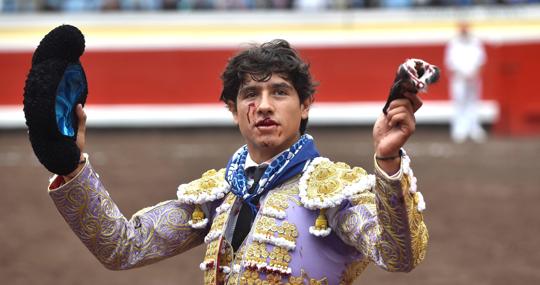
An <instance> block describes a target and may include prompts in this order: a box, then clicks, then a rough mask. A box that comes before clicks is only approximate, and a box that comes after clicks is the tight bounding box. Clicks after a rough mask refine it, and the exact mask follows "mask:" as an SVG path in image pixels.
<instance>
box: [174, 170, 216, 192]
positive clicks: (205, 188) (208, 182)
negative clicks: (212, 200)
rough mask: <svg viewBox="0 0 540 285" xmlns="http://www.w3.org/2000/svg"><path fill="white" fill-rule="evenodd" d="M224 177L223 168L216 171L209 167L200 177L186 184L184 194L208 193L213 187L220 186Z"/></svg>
mask: <svg viewBox="0 0 540 285" xmlns="http://www.w3.org/2000/svg"><path fill="white" fill-rule="evenodd" d="M224 179H225V168H223V169H220V170H219V171H216V170H215V169H210V170H208V171H206V172H205V173H203V175H202V177H201V178H199V179H197V180H195V181H192V182H190V183H189V184H187V185H186V188H185V192H184V194H185V195H200V194H201V192H205V193H206V194H209V193H210V192H211V191H212V190H213V189H214V188H216V187H218V186H220V184H222V182H223V181H224Z"/></svg>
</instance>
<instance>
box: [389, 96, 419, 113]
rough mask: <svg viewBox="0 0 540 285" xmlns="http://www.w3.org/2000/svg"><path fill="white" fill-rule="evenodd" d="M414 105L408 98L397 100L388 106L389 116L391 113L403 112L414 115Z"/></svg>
mask: <svg viewBox="0 0 540 285" xmlns="http://www.w3.org/2000/svg"><path fill="white" fill-rule="evenodd" d="M412 104H413V103H412V102H411V100H410V99H408V98H401V99H396V100H394V101H392V102H391V103H390V105H389V106H388V111H387V114H388V113H391V112H392V113H396V112H403V111H409V112H411V113H414V109H413V108H414V107H413V105H412ZM403 108H405V109H403Z"/></svg>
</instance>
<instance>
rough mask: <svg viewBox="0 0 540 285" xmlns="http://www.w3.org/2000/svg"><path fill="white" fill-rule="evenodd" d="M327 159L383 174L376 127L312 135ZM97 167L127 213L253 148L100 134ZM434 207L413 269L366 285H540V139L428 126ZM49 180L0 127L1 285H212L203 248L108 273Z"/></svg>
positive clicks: (203, 138) (171, 135) (227, 133)
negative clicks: (53, 195) (473, 136)
mask: <svg viewBox="0 0 540 285" xmlns="http://www.w3.org/2000/svg"><path fill="white" fill-rule="evenodd" d="M310 133H311V134H312V135H314V137H315V138H316V139H317V141H318V147H319V149H320V151H321V153H323V154H324V155H325V156H328V157H331V158H333V159H334V160H342V161H346V162H348V163H351V164H355V165H361V166H364V167H365V168H366V169H372V166H371V164H372V161H371V159H372V158H371V153H372V143H371V137H370V130H368V129H366V128H324V129H320V128H318V129H313V130H311V131H310ZM87 137H88V138H87V149H86V151H87V152H89V153H90V157H91V160H92V162H93V165H94V167H95V169H96V170H97V171H98V172H99V173H100V174H101V177H102V179H103V181H104V183H105V185H106V186H107V188H108V190H109V192H110V194H111V195H112V197H113V198H114V199H115V201H116V202H117V204H118V205H119V207H120V209H122V211H123V213H124V215H126V216H127V217H130V216H131V215H132V214H133V213H135V212H136V211H137V210H138V209H140V208H143V207H146V206H151V205H153V204H156V203H158V202H160V201H163V200H167V199H174V198H175V196H176V195H175V193H176V188H177V186H178V184H179V183H182V182H189V181H190V180H191V179H194V178H197V177H198V176H199V175H200V174H201V173H202V172H203V171H204V170H206V169H208V168H220V167H223V166H224V164H225V163H226V161H227V159H228V157H229V155H231V153H232V152H233V151H234V150H236V148H237V147H238V146H239V145H240V144H241V143H242V141H241V138H240V135H239V134H238V133H237V131H236V130H233V129H180V130H178V129H168V130H148V129H146V130H115V131H112V130H90V131H89V133H88V135H87ZM406 149H407V150H408V152H409V154H410V155H411V157H412V160H413V164H412V166H413V167H414V171H415V173H416V175H417V177H418V180H419V185H418V188H419V190H420V191H422V193H423V194H424V197H425V198H426V201H427V206H428V209H427V211H426V212H425V218H426V223H427V225H428V228H429V230H430V236H431V240H430V245H429V250H428V255H427V258H426V260H425V261H424V263H422V264H421V265H420V266H419V267H418V268H417V269H415V270H414V271H413V272H411V273H409V274H402V273H387V272H384V271H383V270H381V269H378V268H376V267H374V266H370V267H368V269H367V271H366V272H365V273H364V274H363V275H362V276H361V277H360V278H359V279H358V280H357V282H356V283H355V284H378V285H387V284H388V285H390V284H392V285H396V284H414V285H423V284H426V285H427V284H430V285H435V284H452V285H458V284H464V285H465V284H466V285H483V284H490V285H491V284H493V285H498V284H500V285H503V284H504V285H507V284H540V269H539V265H538V264H540V242H539V240H540V207H539V206H538V203H539V201H540V173H539V170H540V137H536V138H504V137H492V138H490V140H489V141H488V142H487V143H485V144H482V145H478V144H473V143H466V144H462V145H456V144H453V143H451V141H450V140H449V138H448V134H447V129H446V128H437V129H434V128H427V127H422V126H420V127H419V130H418V131H417V134H416V135H415V137H414V138H413V139H412V140H411V141H410V142H409V143H408V145H407V146H406ZM49 176H50V174H49V173H48V172H47V171H46V170H45V169H44V168H43V167H41V165H39V163H38V162H37V160H36V159H35V157H34V155H33V153H32V150H31V148H30V144H29V142H28V141H27V138H26V134H25V132H24V131H2V132H0V182H1V185H2V186H1V188H2V198H1V199H0V243H1V247H0V277H1V279H2V281H1V283H2V284H11V285H19V284H24V285H26V284H43V285H48V284H51V285H52V284H54V285H62V284H70V285H71V284H81V285H85V284H129V285H137V284H141V285H143V284H144V285H149V284H160V285H163V284H202V273H201V272H200V270H199V269H198V264H199V263H200V261H201V259H202V256H203V250H204V249H203V247H198V248H196V249H193V250H190V251H188V252H186V253H185V254H183V255H180V256H177V257H173V258H170V259H168V260H164V261H162V262H159V263H156V264H153V265H150V266H147V267H143V268H139V269H133V270H129V271H120V272H115V271H109V270H107V269H105V268H104V267H103V266H101V265H100V264H99V263H98V261H97V260H96V259H95V258H94V257H93V256H92V255H91V254H90V253H89V252H88V251H87V249H86V248H85V247H84V246H83V244H82V243H81V242H80V241H79V240H78V239H77V238H76V237H75V235H73V234H72V232H71V231H70V229H69V228H68V227H67V225H66V224H65V223H64V221H63V219H62V218H61V217H60V215H59V214H58V212H57V211H56V209H55V207H54V206H53V203H52V201H51V200H50V198H49V197H48V195H47V191H46V187H47V182H48V178H49Z"/></svg>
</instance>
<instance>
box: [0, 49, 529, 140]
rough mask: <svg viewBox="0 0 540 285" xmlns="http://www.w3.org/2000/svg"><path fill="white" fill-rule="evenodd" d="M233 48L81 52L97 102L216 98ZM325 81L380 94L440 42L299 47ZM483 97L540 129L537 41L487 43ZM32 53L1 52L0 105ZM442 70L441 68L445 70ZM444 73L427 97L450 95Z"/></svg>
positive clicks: (513, 127) (518, 125)
mask: <svg viewBox="0 0 540 285" xmlns="http://www.w3.org/2000/svg"><path fill="white" fill-rule="evenodd" d="M234 53H235V51H234V50H227V49H216V50H197V49H194V50H174V51H148V50H145V51H88V52H86V53H85V55H84V56H83V57H82V59H81V60H82V62H83V65H84V67H85V70H86V73H87V77H88V81H89V91H90V94H89V99H88V103H92V104H168V103H169V104H189V103H216V102H218V98H219V94H220V91H221V89H220V80H219V75H220V74H221V72H222V70H223V68H224V66H225V64H226V60H227V58H229V57H230V56H232V55H233V54H234ZM300 53H301V55H302V57H303V58H305V59H306V60H307V61H308V62H310V63H311V67H312V72H313V75H314V78H315V79H316V80H317V81H318V82H320V86H319V88H318V92H317V94H316V100H317V101H319V102H347V101H382V100H385V99H386V96H387V94H388V88H389V86H390V84H391V82H392V79H393V76H394V72H395V70H396V68H397V66H398V65H399V64H400V63H402V62H403V61H404V60H405V59H406V58H408V57H417V58H422V59H425V60H426V61H428V62H431V63H433V64H436V65H439V66H443V54H444V46H443V45H423V46H391V47H390V46H385V47H341V48H339V47H332V48H302V49H300ZM487 54H488V63H487V65H486V68H485V70H484V82H485V84H484V95H483V98H484V99H495V100H498V101H499V102H500V107H501V116H500V120H499V122H497V123H496V126H495V130H496V131H497V132H499V133H504V134H527V133H540V99H539V96H538V95H537V91H536V88H535V85H536V83H537V80H538V79H536V78H533V76H535V75H536V71H537V68H538V67H539V66H540V43H520V44H504V45H497V46H493V45H489V46H487ZM30 61H31V53H17V52H14V53H7V52H3V53H0V78H1V84H0V94H1V96H0V105H8V104H21V103H22V92H23V86H24V78H25V76H26V74H27V72H28V69H29V67H30ZM443 74H444V69H443ZM535 77H536V76H535ZM447 85H448V84H447V78H446V76H444V75H443V76H442V78H441V81H440V82H439V84H437V85H434V86H432V87H431V89H430V92H429V93H428V94H427V95H424V96H425V99H431V100H447V99H448V94H447V89H448V88H447Z"/></svg>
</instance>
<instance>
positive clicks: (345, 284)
mask: <svg viewBox="0 0 540 285" xmlns="http://www.w3.org/2000/svg"><path fill="white" fill-rule="evenodd" d="M368 264H369V261H367V260H358V261H356V262H353V263H351V264H349V265H348V266H347V268H346V269H345V271H343V274H342V275H341V280H340V281H339V285H350V284H352V283H353V282H354V280H355V279H356V278H357V277H358V276H360V274H362V272H363V271H364V270H365V269H366V267H367V266H368Z"/></svg>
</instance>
